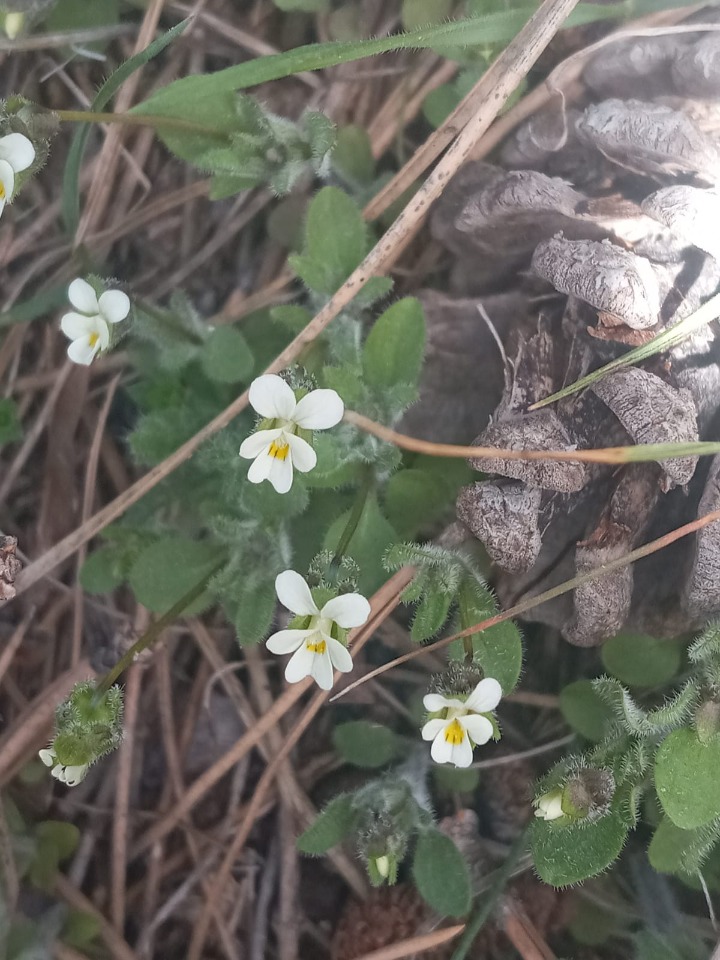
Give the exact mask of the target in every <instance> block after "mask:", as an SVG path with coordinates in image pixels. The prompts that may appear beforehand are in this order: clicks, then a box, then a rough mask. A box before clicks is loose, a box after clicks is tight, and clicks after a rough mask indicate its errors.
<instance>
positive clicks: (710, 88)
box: [412, 9, 720, 646]
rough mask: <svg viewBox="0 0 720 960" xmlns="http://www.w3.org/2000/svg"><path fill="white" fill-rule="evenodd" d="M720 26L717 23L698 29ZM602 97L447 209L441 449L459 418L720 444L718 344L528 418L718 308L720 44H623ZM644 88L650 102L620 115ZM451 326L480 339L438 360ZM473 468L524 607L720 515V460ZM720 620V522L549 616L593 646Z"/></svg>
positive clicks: (438, 314) (588, 442)
mask: <svg viewBox="0 0 720 960" xmlns="http://www.w3.org/2000/svg"><path fill="white" fill-rule="evenodd" d="M719 16H720V14H719V13H718V11H717V9H715V10H714V11H713V10H706V11H702V12H701V13H696V14H695V15H694V18H689V22H692V21H693V19H694V21H695V22H703V23H706V22H715V21H717V19H718V17H719ZM584 81H585V88H586V89H585V94H584V96H583V98H582V99H581V100H578V101H576V102H574V103H573V104H572V105H571V106H569V107H568V108H567V110H566V111H565V112H564V113H562V112H561V111H560V106H559V105H555V104H553V106H552V107H548V108H547V109H546V110H545V111H544V112H543V113H542V114H540V115H538V116H535V117H533V118H532V119H531V120H529V121H528V122H526V123H525V124H524V125H523V126H522V127H521V128H519V129H518V130H516V131H515V132H514V134H513V135H512V136H511V138H510V139H509V140H508V142H506V143H505V144H504V145H503V147H502V149H501V151H500V154H499V164H502V166H500V165H492V166H491V165H490V164H487V163H473V164H468V165H467V166H466V167H465V168H464V169H463V170H462V171H461V172H460V174H459V175H458V177H456V178H455V181H454V183H452V184H450V187H449V189H448V190H447V191H446V194H445V195H444V196H443V198H442V199H441V201H440V202H439V204H438V206H437V207H436V209H435V211H434V214H433V221H432V225H431V226H432V231H433V233H434V236H435V237H436V238H437V239H439V240H440V241H441V242H442V243H443V244H444V245H445V246H446V247H447V248H448V249H449V250H450V251H451V253H452V254H453V271H452V276H451V290H452V292H453V296H452V297H448V296H446V295H438V294H430V293H426V294H424V295H423V297H424V300H425V303H426V306H428V307H429V309H428V314H427V315H428V323H429V329H430V334H429V342H430V351H429V355H428V364H427V371H426V373H425V383H424V389H423V391H422V399H421V404H420V405H419V406H418V407H416V408H415V409H414V411H413V414H412V417H413V424H423V423H424V424H425V426H424V427H422V428H421V429H419V430H418V432H421V433H423V434H424V435H425V436H430V437H432V438H434V439H436V438H439V437H438V434H439V433H440V432H441V430H442V423H441V424H440V429H437V428H436V426H435V421H434V417H433V414H434V412H435V411H436V410H438V409H439V410H440V416H441V421H442V420H444V421H445V422H447V421H449V420H452V419H453V418H452V413H451V409H450V408H451V406H452V404H453V403H455V404H457V405H458V406H459V407H460V412H459V413H458V414H457V415H456V416H455V418H454V422H455V423H456V424H457V425H461V426H462V427H463V428H464V429H465V428H466V427H467V428H468V429H467V432H466V433H465V434H464V435H462V436H458V435H457V433H455V435H452V436H448V435H446V439H451V440H454V441H461V442H466V443H468V442H475V443H477V444H480V445H484V446H495V447H510V448H513V449H523V448H525V449H532V448H535V449H543V448H544V449H548V450H550V449H569V450H572V449H574V448H579V449H583V448H595V447H608V446H619V445H632V444H635V443H637V444H641V443H663V442H669V441H678V442H679V441H685V442H690V441H695V440H698V439H702V440H714V439H718V438H719V436H720V349H718V344H717V343H716V339H715V337H716V335H715V331H714V330H713V329H711V328H710V327H709V326H705V327H703V328H701V329H700V330H698V331H696V333H695V334H693V335H692V336H690V337H689V338H687V339H685V340H684V341H683V342H682V343H680V344H679V345H678V346H676V347H674V348H673V349H671V350H669V351H667V352H665V353H662V354H659V355H655V356H653V357H652V358H650V359H649V360H647V361H645V362H644V363H642V364H640V365H638V366H635V367H632V368H625V369H623V370H620V371H617V372H615V373H612V374H609V375H607V376H605V377H604V378H603V379H601V380H600V381H598V382H596V383H595V384H594V385H593V387H592V388H591V389H589V390H586V391H584V392H582V393H579V394H574V395H573V396H570V397H568V398H566V399H565V400H562V401H560V402H558V403H555V404H553V405H552V406H551V407H548V408H543V409H541V410H537V411H529V409H528V408H529V407H530V406H531V405H532V404H533V403H534V402H535V401H538V400H541V399H543V398H544V397H546V396H548V395H549V394H551V393H553V392H555V391H556V390H559V389H560V388H561V387H563V386H565V385H567V384H570V383H573V382H574V381H576V380H577V379H578V378H580V377H581V376H584V375H585V374H587V373H589V372H590V371H592V370H595V369H597V368H598V367H600V366H602V365H604V364H605V363H607V362H608V361H609V360H612V359H614V358H616V357H619V356H621V355H623V354H624V353H625V352H627V348H628V347H632V346H637V345H640V344H643V343H646V342H647V341H648V340H649V339H651V338H652V337H654V336H655V335H657V334H658V333H660V332H661V331H662V330H664V329H665V328H666V327H668V326H669V325H671V324H673V323H676V322H677V321H678V320H680V319H682V318H684V317H686V316H688V315H689V314H690V313H692V312H693V311H694V310H696V309H697V308H698V307H699V306H700V305H701V304H702V303H703V302H705V301H706V300H707V299H708V298H709V297H710V296H712V295H713V294H715V293H716V292H717V291H718V289H720V241H719V240H718V231H717V223H718V215H719V214H720V134H718V132H717V131H718V129H720V37H718V35H717V34H716V33H701V32H699V33H697V34H693V33H685V34H678V35H672V36H659V37H638V38H634V39H630V40H624V41H622V42H618V43H614V44H611V45H610V46H608V47H605V48H604V49H603V51H602V52H601V53H600V54H599V55H597V56H596V58H595V59H593V60H592V61H590V62H589V63H588V65H587V67H586V69H585V75H584ZM628 90H630V91H632V92H633V96H634V97H637V98H638V99H620V98H621V97H625V96H626V95H627V91H628ZM640 98H641V99H640ZM558 99H559V98H558ZM508 167H511V168H512V169H508ZM519 168H521V169H519ZM716 257H717V258H718V259H716ZM473 313H475V324H474V326H473V323H472V318H473ZM453 316H456V317H458V318H460V321H461V322H460V325H459V326H458V327H457V328H456V330H455V338H454V340H453V342H452V344H451V353H450V354H449V355H443V353H442V350H441V349H440V348H439V345H438V347H437V348H435V347H433V344H434V343H435V338H436V333H437V331H438V330H440V331H441V332H442V330H443V329H444V327H443V325H445V326H447V323H448V317H453ZM488 321H489V323H488ZM490 325H492V328H493V329H492V330H490ZM488 331H490V335H493V334H494V335H495V339H496V341H497V342H498V346H497V349H495V350H494V351H493V350H490V351H488V346H489V344H490V336H489V334H488ZM463 341H464V343H463ZM500 342H501V344H502V347H500V345H499V343H500ZM479 344H481V345H482V349H483V351H484V355H483V357H482V358H481V359H477V361H476V362H475V369H474V373H473V377H474V383H471V384H470V386H469V388H468V389H467V390H466V391H465V393H464V394H463V392H462V391H463V384H462V382H461V381H462V379H463V378H459V377H458V376H457V372H456V370H455V366H456V361H457V358H458V357H459V356H464V357H466V358H467V357H473V358H477V357H478V356H479V354H478V345H479ZM501 351H502V352H501ZM488 370H490V371H491V373H488V372H487V371H488ZM503 371H504V387H503V389H502V394H501V395H500V396H499V395H498V394H499V389H498V386H497V383H498V375H499V374H500V373H503ZM442 382H444V383H446V384H449V386H448V387H447V388H443V389H444V393H443V392H440V388H439V387H437V384H439V383H442ZM472 391H475V393H472ZM438 395H439V396H438ZM438 400H439V402H438ZM493 403H495V404H496V406H495V409H494V412H493V413H492V418H491V421H490V423H489V425H486V423H487V416H488V413H490V412H491V409H492V404H493ZM470 421H472V422H473V423H474V425H475V427H474V430H472V431H471V430H470V429H469V423H470ZM478 429H481V430H482V432H481V433H480V434H479V436H476V437H475V439H473V437H474V435H475V434H476V433H477V430H478ZM471 465H472V466H473V467H475V468H476V469H477V470H478V471H480V472H482V473H483V474H485V475H489V477H488V478H486V479H480V480H478V482H477V483H474V484H472V485H470V486H468V487H466V488H465V489H464V490H463V491H462V492H461V495H460V497H459V500H458V505H457V510H458V517H459V519H460V520H461V521H462V522H463V523H464V524H465V526H466V527H467V529H468V530H469V532H470V533H471V534H473V535H474V536H475V537H477V538H478V539H480V540H481V541H482V542H483V544H484V545H485V547H486V549H487V551H488V553H489V554H490V556H491V558H492V559H493V560H494V562H495V563H496V565H497V567H498V569H499V576H498V579H497V590H498V594H499V597H500V599H501V601H502V603H503V604H504V605H506V606H507V605H509V604H511V603H515V602H517V601H519V600H521V599H523V598H525V597H528V596H533V595H536V594H539V593H541V592H542V591H544V590H547V589H549V588H550V587H553V586H555V585H557V584H559V583H561V582H562V581H564V580H567V579H570V578H571V577H573V576H575V575H576V574H578V573H584V572H588V571H591V570H593V569H595V568H597V567H599V566H601V565H602V564H604V563H607V562H608V561H610V560H613V559H615V558H618V557H621V556H623V555H625V554H627V553H628V552H629V551H631V550H632V549H633V548H634V547H636V546H637V545H639V544H640V543H644V542H647V541H649V540H652V539H654V538H656V537H659V536H661V535H663V534H664V533H666V532H668V531H670V530H672V529H674V528H676V527H678V526H680V525H681V524H683V523H687V522H688V521H690V520H692V519H694V518H695V517H697V516H698V515H699V514H704V513H707V512H709V511H711V510H714V509H718V508H720V458H717V459H716V460H715V461H713V462H712V463H708V462H707V461H698V458H696V457H685V458H682V459H676V460H664V461H660V462H655V463H642V464H629V465H627V466H624V467H620V468H614V467H610V466H604V465H594V464H580V463H572V462H568V463H558V462H545V463H543V462H539V461H535V462H521V461H508V460H502V459H500V458H479V459H476V460H473V461H471ZM718 612H720V524H713V525H710V526H708V527H706V528H705V529H704V530H703V531H702V532H701V533H700V534H699V535H698V537H697V539H690V538H684V539H682V540H680V541H678V543H676V544H675V545H674V546H673V547H671V548H668V549H665V550H663V551H662V552H660V553H659V554H656V555H654V556H652V557H649V558H647V559H646V560H644V561H641V562H640V563H638V564H635V565H634V566H632V567H626V568H624V569H622V570H620V571H618V572H616V573H614V574H612V575H610V576H605V577H603V578H601V579H598V580H596V581H594V582H592V583H591V584H589V585H586V586H584V587H583V588H580V589H578V590H576V591H575V592H574V593H573V594H566V595H564V596H562V597H559V598H557V599H556V600H554V601H552V602H549V603H545V604H543V605H541V606H539V607H536V608H534V609H533V610H532V611H531V612H530V614H529V616H530V618H531V619H535V620H538V621H540V622H543V623H547V624H550V625H552V626H555V627H557V628H559V629H560V630H561V631H562V633H563V635H564V636H565V638H566V639H567V640H569V641H570V642H571V643H574V644H577V645H579V646H594V645H596V644H599V643H602V642H603V641H604V640H605V639H606V638H607V637H609V636H612V635H614V634H615V633H617V632H618V630H620V629H621V628H632V629H638V630H643V631H646V632H649V633H652V634H654V635H656V636H673V635H677V634H678V633H679V632H681V631H682V630H687V629H688V627H692V626H699V625H700V624H701V623H702V622H703V621H704V620H705V619H706V618H707V617H708V616H711V615H713V614H716V613H718Z"/></svg>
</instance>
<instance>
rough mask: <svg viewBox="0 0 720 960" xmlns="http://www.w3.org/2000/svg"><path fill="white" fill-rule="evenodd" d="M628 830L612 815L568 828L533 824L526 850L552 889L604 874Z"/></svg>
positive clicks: (538, 822)
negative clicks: (528, 845) (528, 849)
mask: <svg viewBox="0 0 720 960" xmlns="http://www.w3.org/2000/svg"><path fill="white" fill-rule="evenodd" d="M627 834H628V827H627V825H626V824H625V823H624V822H623V820H622V819H621V818H620V817H619V816H618V815H617V814H616V813H610V814H608V816H606V817H603V818H602V819H600V820H596V821H595V822H594V823H583V822H578V823H574V824H570V825H564V824H558V823H555V822H551V823H545V822H541V821H538V820H536V821H535V822H534V823H533V824H532V826H531V828H530V849H531V851H532V856H533V862H534V863H535V869H536V870H537V872H538V874H539V876H540V879H541V880H544V881H545V883H549V884H550V885H551V886H553V887H567V886H569V885H570V884H573V883H580V882H581V881H583V880H587V879H588V878H589V877H594V876H596V875H597V874H598V873H602V872H603V870H606V869H607V868H608V867H609V866H610V864H611V863H612V862H613V861H614V860H615V859H616V858H617V857H618V855H619V853H620V851H621V850H622V848H623V844H624V843H625V838H626V837H627Z"/></svg>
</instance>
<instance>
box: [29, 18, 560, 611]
mask: <svg viewBox="0 0 720 960" xmlns="http://www.w3.org/2000/svg"><path fill="white" fill-rule="evenodd" d="M577 2H578V0H544V3H543V4H542V6H541V7H540V8H539V10H538V11H537V13H535V14H534V16H533V17H532V18H531V19H530V21H529V22H528V23H527V24H526V25H525V27H524V28H523V29H522V30H521V31H520V33H519V34H518V35H517V37H515V39H514V40H512V41H511V43H510V44H509V45H508V46H507V47H506V49H505V50H504V51H503V52H502V53H501V54H500V56H499V57H498V58H497V60H496V61H495V62H494V63H493V64H492V66H491V67H490V68H489V70H488V71H487V72H486V73H485V75H484V76H483V78H482V81H481V83H482V84H483V86H482V90H483V92H484V94H485V97H484V99H483V101H482V103H481V104H480V105H479V107H478V110H477V112H476V113H475V114H474V116H473V117H472V118H471V119H470V121H469V122H468V124H467V126H466V127H465V128H464V129H463V130H462V131H461V133H460V134H459V135H458V137H457V139H456V140H455V142H454V143H453V145H452V146H451V147H450V149H449V150H448V151H447V153H446V154H445V156H444V157H443V159H442V160H441V161H440V163H439V164H438V165H437V167H436V168H435V170H434V171H433V172H432V173H431V174H430V176H429V177H428V179H427V181H426V182H425V183H424V184H423V186H422V187H421V188H420V190H418V192H417V193H416V194H415V196H414V198H413V200H412V201H411V202H410V204H409V205H408V206H407V207H406V208H405V209H404V210H403V211H402V213H401V214H400V215H399V216H398V218H397V219H396V220H395V222H394V223H393V224H392V226H391V227H390V228H389V230H388V231H387V232H386V233H385V234H384V236H383V237H382V238H381V239H380V241H379V242H378V243H377V244H376V245H375V246H374V247H373V249H372V250H371V251H370V253H369V254H368V255H367V256H366V257H365V259H364V260H363V261H362V263H361V264H360V265H359V266H358V267H357V269H356V270H354V271H353V273H352V274H351V275H350V276H349V277H348V279H347V280H346V281H345V283H344V284H343V285H342V287H341V288H340V289H339V290H338V291H337V293H336V294H335V295H334V296H333V297H331V298H330V300H329V301H328V303H327V304H326V305H325V306H324V307H323V308H322V309H321V310H320V312H319V313H318V314H316V316H315V317H314V318H313V319H312V320H311V321H310V323H309V324H308V325H307V326H306V327H305V329H304V330H302V331H301V332H300V333H299V334H298V335H297V336H296V337H295V339H294V340H293V341H292V342H291V343H290V344H289V346H288V347H286V348H285V350H283V351H282V353H280V354H279V355H278V356H277V357H276V358H275V360H274V361H273V362H272V363H271V364H270V365H269V366H268V368H267V370H266V371H265V372H266V373H279V372H280V371H281V370H283V369H284V368H285V367H287V366H289V365H290V364H291V363H293V362H294V361H295V360H296V359H297V357H298V356H299V355H300V353H301V352H302V351H303V350H304V349H305V348H306V347H307V346H308V345H309V344H310V343H312V342H313V340H315V339H316V338H317V337H318V336H319V335H320V334H321V333H322V332H323V330H324V329H325V328H326V327H327V326H328V325H329V324H330V323H331V322H332V320H334V319H335V317H336V316H337V315H338V314H339V313H340V312H341V311H342V310H343V309H344V308H345V307H346V306H347V305H348V304H349V303H350V301H351V300H352V299H353V298H354V297H355V296H356V294H357V293H358V291H359V290H360V289H361V288H362V287H363V286H364V285H365V284H366V283H367V281H368V280H369V279H370V278H371V277H373V276H377V275H380V274H383V273H384V272H386V271H387V270H389V269H390V267H391V266H392V265H393V264H394V263H395V261H396V260H397V258H398V257H399V256H400V254H401V253H402V252H403V250H404V249H405V247H406V246H407V244H408V243H409V242H410V240H411V239H412V238H413V237H414V236H415V234H416V233H417V232H418V230H419V229H420V227H421V226H422V224H423V222H424V220H425V217H426V215H427V212H428V210H429V207H430V206H431V204H432V203H433V202H434V201H435V200H437V199H438V197H439V196H440V195H441V193H442V192H443V190H444V188H445V186H446V185H447V183H448V182H449V181H450V179H451V178H452V177H453V175H454V174H455V173H457V171H458V170H459V169H460V167H461V166H462V165H463V163H464V162H465V160H466V159H467V158H468V156H469V154H470V152H471V151H472V149H473V148H474V146H475V144H476V143H477V142H478V140H479V139H480V137H481V136H482V135H483V134H484V132H485V131H486V130H487V129H488V127H489V126H490V124H491V123H492V121H493V120H494V119H495V117H496V116H497V114H498V112H499V111H500V109H501V107H502V105H503V103H504V102H505V100H507V98H508V97H509V96H510V94H511V93H512V91H513V90H514V89H515V88H516V86H517V85H518V83H519V82H520V81H521V80H522V79H523V78H524V77H525V75H526V74H527V72H528V71H529V70H530V68H531V67H532V66H533V64H534V63H535V61H536V60H537V58H538V57H539V56H540V54H541V53H542V51H543V50H544V49H545V47H546V46H547V44H548V43H549V42H550V40H551V39H552V37H553V36H554V35H555V33H556V32H557V30H558V29H559V28H560V25H561V24H562V22H563V20H564V19H565V18H566V17H567V15H568V14H569V13H570V11H571V10H572V9H573V7H575V6H576V4H577ZM247 403H248V393H247V391H245V392H244V393H242V394H241V395H240V396H239V397H238V398H237V400H235V401H234V402H233V403H231V404H230V406H229V407H227V408H226V409H225V410H224V411H222V413H220V414H218V416H217V417H215V419H214V420H212V421H211V422H210V423H209V424H207V425H206V426H205V427H203V428H202V430H200V431H198V433H196V434H195V436H194V437H192V438H191V439H190V440H188V441H187V442H186V443H184V444H183V445H182V446H181V447H180V448H179V449H178V450H176V451H175V453H173V454H171V455H170V456H169V457H168V458H167V459H166V460H164V461H163V462H162V463H160V464H158V465H157V466H156V467H154V468H153V469H152V470H151V471H149V473H147V474H146V475H145V476H144V477H142V478H141V479H140V480H139V481H137V483H134V484H133V485H132V486H131V487H129V488H128V489H127V490H126V491H125V492H124V493H123V494H121V495H120V496H119V497H117V498H116V499H115V500H113V501H112V502H111V503H110V504H108V505H107V506H106V507H104V508H103V509H102V510H100V511H98V513H96V514H95V515H94V516H93V517H91V518H90V519H89V520H88V521H87V522H86V523H84V524H81V525H80V526H79V527H78V528H77V529H76V530H74V531H73V532H72V533H71V534H69V535H68V536H67V537H65V538H64V539H63V540H61V541H60V542H59V543H58V544H56V545H55V546H54V547H52V548H51V549H50V550H48V551H47V553H45V554H44V555H43V556H42V557H40V558H39V559H38V560H36V561H35V563H33V564H31V566H30V567H28V568H27V569H26V570H25V572H24V574H22V575H21V576H20V578H19V579H18V584H17V593H18V595H19V594H20V593H22V592H23V591H25V590H27V589H28V587H30V586H31V585H32V584H34V583H36V582H37V581H38V580H39V579H40V578H41V577H44V576H45V574H47V573H49V572H50V571H51V570H53V569H54V568H55V567H56V566H57V565H58V564H59V563H62V561H63V560H65V559H66V558H67V557H68V556H70V555H72V554H73V553H74V552H75V551H76V550H77V549H78V547H80V546H81V544H83V543H87V542H88V540H90V539H91V538H92V537H94V536H95V535H96V534H97V533H98V532H99V531H100V530H102V529H103V528H104V527H105V526H107V524H109V523H111V522H112V521H113V520H116V519H117V518H118V517H119V516H121V514H123V513H124V512H125V510H127V508H128V507H130V506H131V505H132V504H133V503H136V502H137V501H138V500H140V499H141V498H142V497H143V496H144V495H145V494H146V493H147V492H148V491H149V490H151V489H152V488H153V487H155V486H156V485H157V484H158V483H159V482H160V481H161V480H163V479H164V478H165V477H167V476H169V475H170V474H171V473H172V472H173V471H174V470H176V469H177V467H179V466H180V465H181V464H182V463H184V462H185V461H186V460H188V459H189V458H190V457H191V456H192V455H193V454H194V453H195V452H196V450H197V449H198V447H200V446H201V445H202V444H203V443H204V442H205V440H207V439H209V438H210V437H212V436H214V435H215V434H216V433H218V432H219V431H220V430H222V429H224V427H226V426H227V425H228V424H229V423H231V422H232V420H234V419H235V417H236V416H237V415H238V414H239V413H241V412H242V411H243V410H244V409H245V408H246V406H247Z"/></svg>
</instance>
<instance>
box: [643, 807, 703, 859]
mask: <svg viewBox="0 0 720 960" xmlns="http://www.w3.org/2000/svg"><path fill="white" fill-rule="evenodd" d="M697 833H698V831H697V830H682V829H681V828H680V827H676V826H675V824H674V823H673V822H672V820H671V819H670V818H669V817H663V818H662V820H661V821H660V823H659V824H658V827H657V829H656V830H655V833H654V834H653V838H652V840H651V841H650V846H649V847H648V859H649V860H650V865H651V866H652V867H653V869H655V870H657V871H658V872H659V873H683V872H684V871H683V854H684V853H685V851H686V849H687V847H688V845H689V844H690V842H691V841H692V840H694V839H695V837H696V835H697Z"/></svg>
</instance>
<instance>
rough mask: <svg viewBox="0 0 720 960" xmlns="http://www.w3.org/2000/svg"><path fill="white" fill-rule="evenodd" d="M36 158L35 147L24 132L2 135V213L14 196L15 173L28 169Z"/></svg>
mask: <svg viewBox="0 0 720 960" xmlns="http://www.w3.org/2000/svg"><path fill="white" fill-rule="evenodd" d="M34 159H35V147H34V146H33V145H32V141H31V140H28V138H27V137H25V136H23V134H22V133H9V134H8V135H7V136H5V137H0V215H2V212H3V209H4V207H5V204H6V203H9V202H10V201H11V200H12V198H13V192H14V190H15V174H16V173H22V171H23V170H27V168H28V167H29V166H31V165H32V162H33V160H34Z"/></svg>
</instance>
